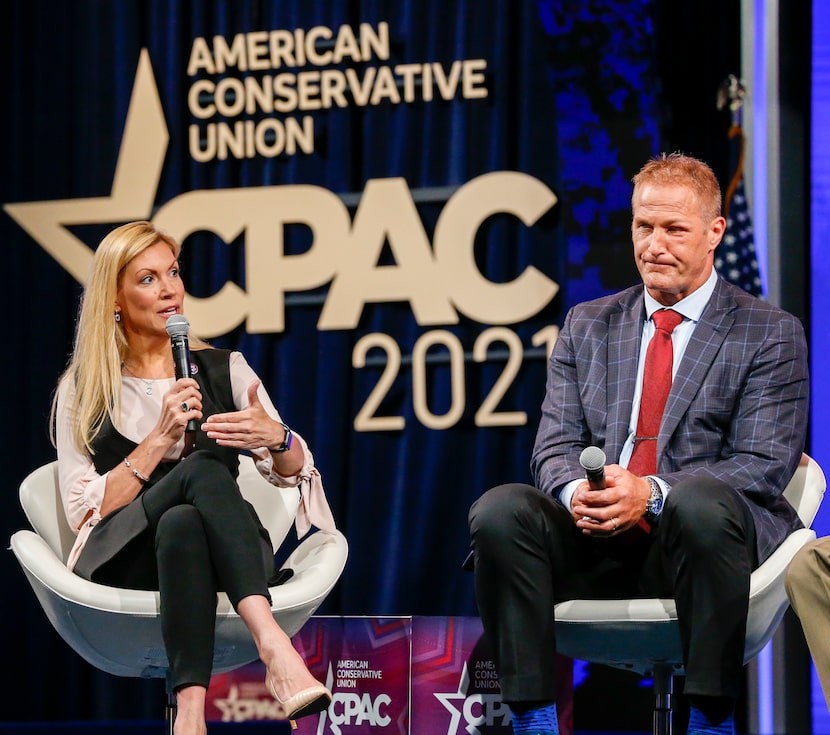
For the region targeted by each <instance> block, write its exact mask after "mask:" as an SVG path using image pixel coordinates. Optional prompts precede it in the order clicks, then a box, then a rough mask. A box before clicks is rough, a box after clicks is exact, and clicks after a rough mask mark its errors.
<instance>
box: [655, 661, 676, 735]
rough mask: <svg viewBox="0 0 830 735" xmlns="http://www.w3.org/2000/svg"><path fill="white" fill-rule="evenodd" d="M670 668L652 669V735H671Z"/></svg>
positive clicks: (671, 681) (671, 680)
mask: <svg viewBox="0 0 830 735" xmlns="http://www.w3.org/2000/svg"><path fill="white" fill-rule="evenodd" d="M672 684H673V679H672V667H671V666H665V665H664V666H661V665H660V664H658V665H656V666H655V667H654V715H653V721H652V732H653V735H671V695H672Z"/></svg>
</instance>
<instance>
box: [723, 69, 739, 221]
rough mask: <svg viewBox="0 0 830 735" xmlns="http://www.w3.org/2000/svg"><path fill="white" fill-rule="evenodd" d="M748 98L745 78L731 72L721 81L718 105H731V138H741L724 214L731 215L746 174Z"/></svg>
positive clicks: (727, 190) (725, 199)
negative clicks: (743, 122) (745, 114)
mask: <svg viewBox="0 0 830 735" xmlns="http://www.w3.org/2000/svg"><path fill="white" fill-rule="evenodd" d="M745 98H746V83H745V82H744V80H743V79H738V77H736V76H735V75H734V74H730V75H729V76H728V77H726V79H724V80H723V82H721V85H720V86H719V87H718V98H717V107H718V110H722V109H723V108H724V107H726V106H727V105H728V106H729V115H730V118H731V121H732V124H731V125H730V127H729V133H728V135H729V139H730V140H732V138H735V137H739V138H740V143H741V145H740V154H739V156H738V161H737V165H736V166H735V171H734V172H733V174H732V179H731V180H730V181H729V185H728V186H727V187H726V194H725V195H724V198H723V200H724V201H723V216H724V217H728V216H729V205H730V204H731V203H732V196H733V195H734V194H735V190H736V189H737V188H738V184H739V183H740V181H741V179H742V178H743V175H744V153H745V149H746V139H745V138H744V131H743V127H742V125H741V118H742V111H743V110H742V108H743V104H744V99H745Z"/></svg>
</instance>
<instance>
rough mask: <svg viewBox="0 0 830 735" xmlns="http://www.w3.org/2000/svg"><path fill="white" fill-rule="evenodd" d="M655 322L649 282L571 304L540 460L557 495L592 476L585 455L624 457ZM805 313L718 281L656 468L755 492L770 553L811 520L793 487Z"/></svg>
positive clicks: (689, 351) (799, 447)
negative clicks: (645, 339) (796, 502)
mask: <svg viewBox="0 0 830 735" xmlns="http://www.w3.org/2000/svg"><path fill="white" fill-rule="evenodd" d="M644 320H645V307H644V302H643V286H642V285H639V286H635V287H633V288H629V289H627V290H625V291H622V292H621V293H618V294H615V295H613V296H607V297H604V298H600V299H596V300H594V301H589V302H586V303H583V304H579V305H578V306H575V307H574V308H573V309H571V310H570V311H569V313H568V315H567V316H566V318H565V323H564V325H563V327H562V331H561V333H560V335H559V339H558V340H557V342H556V345H555V346H554V349H553V353H552V355H551V359H550V362H549V365H548V377H547V390H546V394H545V399H544V401H543V403H542V418H541V421H540V424H539V429H538V432H537V435H536V444H535V447H534V450H533V457H532V460H531V469H532V471H533V476H534V479H535V482H536V486H537V487H538V488H540V489H541V490H543V491H545V492H547V493H550V494H553V495H556V494H557V493H558V491H559V490H560V489H561V488H562V486H563V485H565V483H567V482H569V481H570V480H574V479H576V478H579V477H582V476H584V470H583V469H582V468H581V467H580V465H579V454H580V452H581V451H582V449H583V448H584V447H586V446H588V445H591V444H593V445H596V446H598V447H601V448H602V449H603V450H604V451H605V454H606V456H607V457H608V462H609V463H617V462H619V457H620V451H621V450H622V447H623V444H624V443H625V440H626V438H627V436H628V427H629V422H630V418H631V405H632V401H633V398H634V388H635V381H636V373H637V362H638V359H639V353H640V342H641V338H642V329H643V324H644ZM808 398H809V375H808V361H807V344H806V341H805V338H804V330H803V328H802V326H801V322H800V321H799V320H798V319H796V318H795V317H794V316H793V315H792V314H789V313H787V312H785V311H783V310H781V309H778V308H776V307H774V306H771V305H770V304H768V303H766V302H764V301H762V300H760V299H757V298H755V297H754V296H751V295H749V294H747V293H746V292H745V291H743V290H742V289H740V288H737V287H735V286H732V285H730V284H728V283H726V282H725V281H724V280H722V279H719V280H718V283H717V285H716V287H715V291H714V293H713V294H712V297H711V299H710V301H709V303H708V304H707V306H706V308H705V309H704V311H703V314H702V315H701V319H700V321H699V322H698V324H697V326H696V327H695V330H694V332H693V334H692V337H691V339H690V341H689V344H688V346H687V348H686V351H685V354H684V356H683V359H682V361H681V363H680V365H679V366H678V369H677V372H676V375H675V379H674V382H673V383H672V388H671V393H670V394H669V398H668V402H667V403H666V409H665V413H664V415H663V423H662V425H661V427H660V434H659V438H658V443H657V473H656V474H657V475H659V476H660V477H661V478H662V479H664V480H665V481H666V482H668V483H669V484H670V485H674V484H676V483H677V482H679V481H680V480H683V479H686V478H690V477H714V478H717V479H719V480H722V481H724V482H726V483H728V484H729V485H731V486H732V487H734V488H735V490H736V491H738V492H739V493H741V495H742V496H743V497H744V498H745V499H746V501H747V502H748V504H749V508H750V510H751V512H752V516H753V518H754V519H755V528H756V536H757V550H758V559H759V562H760V561H763V560H764V559H766V558H767V557H768V556H769V554H770V553H772V551H774V550H775V548H776V547H777V546H778V545H779V544H780V543H781V542H782V541H783V540H784V538H785V537H786V536H787V534H788V533H790V531H792V530H794V529H796V528H799V527H800V526H801V522H800V521H799V519H798V516H797V515H796V514H795V511H794V510H793V509H792V507H791V506H790V505H789V503H787V501H786V500H785V499H784V497H783V496H782V491H783V489H784V487H786V484H787V482H789V480H790V478H791V477H792V475H793V473H794V472H795V468H796V467H797V465H798V462H799V459H800V457H801V453H802V451H803V448H804V442H805V436H806V430H807V412H808Z"/></svg>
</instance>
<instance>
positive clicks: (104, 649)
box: [11, 455, 348, 727]
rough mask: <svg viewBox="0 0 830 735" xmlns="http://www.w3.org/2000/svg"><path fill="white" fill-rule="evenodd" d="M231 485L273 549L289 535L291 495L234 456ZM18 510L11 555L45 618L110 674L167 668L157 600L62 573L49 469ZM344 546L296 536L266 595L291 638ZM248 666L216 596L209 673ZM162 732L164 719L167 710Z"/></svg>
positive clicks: (246, 647) (249, 651)
mask: <svg viewBox="0 0 830 735" xmlns="http://www.w3.org/2000/svg"><path fill="white" fill-rule="evenodd" d="M239 486H240V488H241V490H242V494H243V495H244V496H245V497H246V498H247V499H248V500H249V501H250V502H251V503H252V504H253V505H254V507H255V508H256V511H257V514H258V515H259V517H260V520H261V521H262V523H263V525H264V526H265V527H266V528H267V529H268V532H269V533H270V535H271V539H272V542H273V543H274V545H275V551H276V548H277V547H278V546H279V545H280V544H281V543H282V541H283V539H284V538H285V537H286V535H287V534H288V533H289V531H291V530H292V525H293V522H294V516H295V514H296V511H297V507H298V504H299V492H298V491H297V490H296V489H280V488H276V487H274V486H273V485H270V484H269V483H268V482H267V481H266V480H265V479H264V478H263V477H262V476H261V475H260V474H259V473H258V472H257V470H256V467H255V466H254V462H253V460H252V459H251V458H250V457H247V456H244V455H243V456H240V458H239ZM20 503H21V505H22V506H23V510H24V512H25V513H26V517H27V518H28V520H29V522H30V523H31V525H32V528H34V531H29V530H21V531H17V532H16V533H15V534H14V535H12V537H11V549H12V551H13V552H14V555H15V556H16V557H17V560H18V562H20V566H21V567H22V568H23V571H24V572H25V573H26V577H27V578H28V580H29V583H30V584H31V586H32V589H33V590H34V592H35V594H36V595H37V598H38V600H39V601H40V604H41V606H42V607H43V610H44V612H45V613H46V616H47V617H48V618H49V621H50V622H51V623H52V625H53V626H54V627H55V630H57V632H58V633H59V634H60V635H61V637H62V638H63V639H64V640H65V641H66V642H67V643H68V644H69V645H70V646H71V647H72V648H73V649H74V650H75V651H76V652H77V653H78V654H80V655H81V656H82V657H83V658H84V659H85V660H86V661H88V662H89V663H90V664H92V665H93V666H95V667H96V668H98V669H101V670H103V671H106V672H108V673H110V674H114V675H117V676H135V677H145V678H147V677H152V678H164V677H165V676H166V673H167V668H168V662H167V657H166V655H165V652H164V645H163V643H162V637H161V623H160V619H159V594H158V592H148V591H144V590H131V589H120V588H116V587H107V586H104V585H100V584H96V583H94V582H89V581H87V580H85V579H82V578H81V577H79V576H78V575H76V574H73V573H72V572H70V571H69V570H68V569H67V568H66V566H65V563H64V562H65V559H66V558H67V556H68V555H69V551H70V549H71V547H72V544H73V543H74V540H75V536H74V534H73V533H72V531H71V529H70V528H69V526H68V524H67V521H66V515H65V514H64V512H63V507H62V504H61V499H60V492H59V490H58V481H57V462H56V461H55V462H51V463H49V464H46V465H44V466H42V467H40V468H38V469H37V470H35V471H34V472H32V473H31V474H30V475H29V476H28V477H26V479H24V480H23V482H22V483H21V485H20ZM347 556H348V544H347V543H346V539H345V537H344V536H343V534H341V533H340V532H337V533H334V534H330V533H325V532H322V531H318V532H315V533H312V534H310V535H309V536H308V537H306V538H304V539H303V540H302V542H301V543H300V544H299V545H298V546H297V548H296V549H295V550H294V551H293V552H292V553H291V555H290V556H289V557H288V559H286V561H285V562H284V564H283V568H286V567H288V568H290V569H292V570H293V571H294V574H293V576H292V577H291V578H290V579H289V580H288V581H287V582H285V583H284V584H282V585H280V586H278V587H272V588H271V589H270V594H271V600H272V604H271V610H272V612H273V615H274V618H275V619H276V621H277V622H278V623H279V624H280V626H281V627H282V629H283V630H284V631H285V632H286V633H287V634H288V635H289V636H293V635H294V634H295V633H297V632H298V631H299V630H300V628H301V627H302V626H303V625H304V624H305V622H306V621H307V620H308V619H309V618H310V617H311V616H312V615H313V614H314V612H315V611H316V610H317V608H318V607H319V606H320V604H321V603H322V602H323V600H324V599H325V598H326V596H327V595H328V594H329V592H330V591H331V589H332V588H333V587H334V585H335V583H336V582H337V580H338V579H339V578H340V575H341V574H342V572H343V569H344V567H345V565H346V558H347ZM257 659H258V654H257V650H256V647H255V646H254V643H253V640H252V638H251V635H250V633H249V632H248V629H247V627H246V626H245V624H244V623H243V622H242V619H241V618H240V617H239V616H238V615H237V614H236V612H235V611H234V609H233V607H232V606H231V605H230V602H229V601H228V597H227V595H226V594H224V593H220V594H219V599H218V605H217V620H216V643H215V650H214V660H213V673H214V674H217V673H222V672H225V671H230V670H232V669H235V668H238V667H240V666H243V665H245V664H248V663H251V662H252V661H256V660H257ZM167 716H168V720H169V721H170V723H171V727H172V712H169V711H168V713H167Z"/></svg>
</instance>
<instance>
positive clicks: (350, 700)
mask: <svg viewBox="0 0 830 735" xmlns="http://www.w3.org/2000/svg"><path fill="white" fill-rule="evenodd" d="M391 702H392V699H391V698H390V697H389V695H388V694H379V695H378V696H377V697H375V698H374V699H373V698H372V697H371V696H370V695H369V693H368V692H367V693H365V694H363V695H362V696H361V695H359V694H344V693H341V692H338V693H336V694H334V695H333V696H332V700H331V704H330V705H329V709H328V718H329V722H330V723H331V724H330V727H331V731H332V733H334V734H335V735H340V733H341V730H340V726H341V725H344V726H346V727H350V726H354V725H371V726H372V727H386V726H387V725H388V724H389V723H390V722H392V718H391V717H389V715H388V714H387V713H386V708H387V707H388V706H389V704H391Z"/></svg>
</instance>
